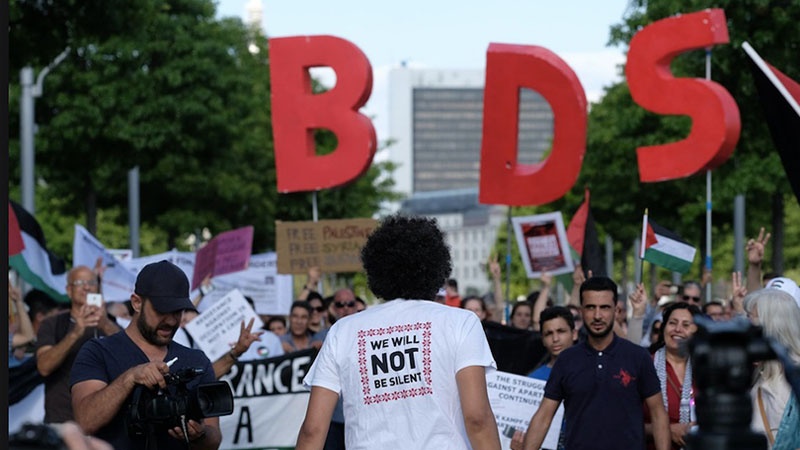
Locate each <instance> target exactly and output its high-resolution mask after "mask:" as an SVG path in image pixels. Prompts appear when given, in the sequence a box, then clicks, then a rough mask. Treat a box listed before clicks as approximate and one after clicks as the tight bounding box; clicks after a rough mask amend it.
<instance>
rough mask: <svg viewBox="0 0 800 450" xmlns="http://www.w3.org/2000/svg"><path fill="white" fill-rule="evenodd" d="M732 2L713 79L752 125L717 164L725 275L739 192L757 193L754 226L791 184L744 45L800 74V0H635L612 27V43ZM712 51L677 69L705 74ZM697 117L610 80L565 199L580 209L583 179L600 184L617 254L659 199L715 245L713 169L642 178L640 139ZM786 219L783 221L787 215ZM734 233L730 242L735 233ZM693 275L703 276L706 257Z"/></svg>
mask: <svg viewBox="0 0 800 450" xmlns="http://www.w3.org/2000/svg"><path fill="white" fill-rule="evenodd" d="M713 7H718V8H722V9H724V10H725V14H726V17H727V19H728V29H729V33H730V44H728V45H720V46H716V47H714V49H713V53H712V79H713V80H714V81H715V82H717V83H719V84H721V85H722V86H724V87H725V88H726V89H727V90H728V91H729V92H730V93H731V95H732V96H733V97H734V99H735V100H736V102H737V104H738V106H739V111H740V113H741V123H742V132H741V138H740V140H739V143H738V145H737V148H736V150H735V152H734V154H733V156H732V157H731V159H730V160H729V161H728V162H726V163H725V164H723V165H722V166H721V167H719V168H717V169H716V170H714V172H713V201H714V209H713V217H712V222H713V224H714V230H713V236H714V255H713V256H714V260H715V261H716V263H715V277H716V279H725V278H729V274H730V271H731V270H732V268H733V258H732V255H730V252H732V248H733V247H732V239H730V238H729V237H730V233H731V232H732V226H731V222H732V219H731V218H732V216H733V199H734V197H735V196H736V195H737V194H744V195H745V196H746V199H747V216H748V217H747V234H748V235H753V234H754V233H756V232H757V229H758V227H760V226H767V227H769V224H770V218H771V214H772V212H771V203H772V201H771V199H772V198H773V197H778V198H783V197H784V195H785V193H787V192H789V188H788V183H787V178H786V174H785V173H784V171H783V168H782V166H781V163H780V161H779V159H778V157H777V154H776V152H775V151H774V147H773V144H772V141H771V139H770V136H769V132H768V129H767V127H766V124H765V121H764V117H763V114H762V112H761V105H760V103H759V101H758V98H757V93H756V91H755V85H754V83H753V80H752V76H751V74H750V72H749V70H747V67H748V62H747V56H746V54H745V53H744V51H743V50H742V49H741V43H742V42H743V41H748V42H750V43H751V44H752V45H753V46H754V47H755V48H756V49H757V50H758V51H759V52H760V53H761V55H762V56H763V57H764V58H765V59H767V60H768V61H770V63H772V64H773V65H775V66H776V67H779V68H780V69H781V70H782V71H783V72H784V73H786V74H787V75H789V76H790V77H793V78H794V79H798V78H800V60H798V58H797V54H798V48H799V47H798V45H799V44H798V43H799V42H800V39H798V37H800V21H799V20H797V19H798V18H800V2H782V4H781V7H780V8H778V7H775V5H774V4H772V3H770V2H765V1H722V2H716V3H714V2H710V1H700V0H665V1H658V2H654V1H645V0H633V1H632V2H631V4H630V6H629V8H628V11H627V14H626V16H625V17H624V18H623V21H622V23H620V24H619V25H617V26H615V27H612V29H611V42H610V43H611V44H615V45H627V44H629V42H630V40H631V38H632V37H633V35H634V34H635V33H636V32H637V31H639V30H640V29H641V28H642V27H645V26H647V25H648V24H650V23H652V22H654V21H656V20H660V19H663V18H666V17H669V16H672V15H674V14H677V13H690V12H695V11H700V10H702V9H705V8H713ZM704 58H705V54H704V52H700V51H697V52H689V53H686V54H683V55H681V56H679V57H678V58H676V60H675V61H674V62H673V64H672V66H671V68H672V71H673V73H674V74H675V76H679V77H699V78H702V77H703V76H704V64H705V59H704ZM690 126H691V123H690V120H689V119H688V118H687V117H674V116H660V115H655V114H652V113H649V112H647V111H645V110H643V109H642V108H641V107H639V106H638V105H636V104H635V103H634V102H633V101H632V99H631V97H630V93H629V91H628V89H627V85H626V83H624V82H622V83H617V84H615V85H613V86H610V87H609V88H607V89H606V95H605V96H604V97H603V99H602V101H601V102H599V103H598V104H596V105H593V107H592V110H591V112H590V115H589V129H588V139H587V153H586V158H585V160H584V165H583V170H582V172H581V175H580V177H579V180H578V182H577V183H576V185H575V188H574V189H573V192H572V194H571V195H568V196H567V197H565V198H564V199H562V200H561V201H559V202H556V203H555V204H556V205H557V206H558V207H559V208H560V209H562V210H574V209H575V207H577V204H578V203H579V202H580V196H579V195H578V192H580V191H582V189H583V186H589V187H590V188H591V190H592V209H593V212H594V215H595V219H596V220H597V222H598V224H599V225H600V227H601V228H603V227H605V228H606V229H607V230H609V231H610V232H611V235H612V236H613V238H614V239H615V241H620V242H623V243H624V245H622V246H616V247H615V248H616V251H617V254H616V257H617V259H619V258H621V257H622V256H623V253H622V251H625V250H626V249H629V248H630V247H629V245H630V244H629V243H630V242H632V241H633V239H635V238H636V237H638V235H639V233H640V232H641V215H642V213H643V211H644V209H645V208H649V209H650V214H651V217H653V218H654V220H656V221H658V222H659V223H660V224H662V225H664V226H666V227H668V228H670V229H673V230H675V231H677V232H678V233H680V234H681V235H682V236H683V237H684V238H686V239H687V240H688V241H690V242H692V243H693V244H694V245H696V246H698V247H699V248H700V249H701V251H702V249H704V247H705V231H704V230H705V227H704V226H703V225H702V224H704V223H705V177H704V176H703V175H702V174H700V175H696V176H693V177H690V178H684V179H679V180H672V181H666V182H661V183H640V182H639V180H638V176H639V175H638V170H632V169H631V168H634V167H637V166H636V155H635V149H636V148H637V147H640V146H646V145H656V144H663V143H667V142H674V141H677V140H681V139H683V138H684V137H685V136H686V135H687V134H688V131H689V128H690ZM781 223H783V221H782V220H781ZM728 241H730V243H728ZM798 245H800V242H798V241H797V237H792V236H789V235H788V234H787V235H786V239H785V240H784V248H789V247H792V248H793V247H796V246H798ZM695 263H696V267H695V268H694V269H693V270H692V272H691V273H690V275H689V276H691V277H693V278H698V277H699V276H700V270H701V265H702V258H700V257H698V258H697V259H696V260H695Z"/></svg>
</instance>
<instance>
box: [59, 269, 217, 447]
mask: <svg viewBox="0 0 800 450" xmlns="http://www.w3.org/2000/svg"><path fill="white" fill-rule="evenodd" d="M131 303H132V305H133V309H134V311H135V312H134V315H133V319H132V321H131V323H130V325H128V327H127V328H126V329H125V332H123V333H117V334H115V335H113V336H109V337H106V338H104V339H93V340H91V341H89V342H87V343H86V345H84V346H83V348H82V349H81V351H80V353H79V354H78V357H77V359H76V360H75V365H74V366H73V368H72V373H71V380H70V382H71V386H72V407H73V410H74V411H75V418H76V420H77V421H78V424H79V425H80V426H81V427H82V428H83V429H84V430H85V431H86V432H87V433H88V434H91V435H94V436H96V437H99V438H101V439H104V440H106V441H108V442H109V443H110V444H111V445H112V446H113V447H114V448H115V449H117V450H121V449H122V450H124V449H145V448H154V447H155V448H159V449H167V448H185V447H184V444H183V443H184V442H185V441H186V439H188V441H189V448H191V449H217V448H218V447H219V445H220V441H221V440H222V435H221V433H220V430H219V419H218V418H216V417H215V418H205V419H200V421H199V422H198V421H195V420H188V421H187V423H186V429H187V434H188V436H184V432H183V430H182V428H181V426H178V425H177V423H179V420H180V418H176V425H174V426H171V427H167V426H163V427H161V428H155V430H154V432H153V433H152V434H150V435H145V436H130V435H129V433H128V430H127V428H126V416H127V414H128V409H129V407H130V403H131V400H132V394H133V393H134V390H135V389H136V388H137V386H139V385H141V386H144V387H146V388H150V389H156V388H161V389H165V388H167V382H166V380H165V378H164V375H165V374H167V373H169V372H170V371H172V372H173V373H175V372H177V371H179V370H181V369H184V368H200V369H204V371H205V372H204V373H203V374H202V375H201V376H199V377H197V378H195V379H193V380H192V381H190V382H189V383H188V384H187V386H186V387H187V388H188V389H189V390H192V389H195V388H196V387H197V386H198V385H199V384H203V383H211V382H214V381H215V378H214V369H213V368H212V366H211V362H210V361H209V360H208V358H207V357H206V356H205V354H203V352H201V351H199V350H192V349H189V348H186V347H184V346H182V345H180V344H178V343H175V342H173V341H172V337H173V336H174V335H175V331H176V330H177V329H178V327H179V326H180V321H181V315H182V314H183V312H184V311H185V310H194V306H193V305H192V302H191V300H189V281H188V280H187V278H186V275H185V274H184V273H183V271H182V270H181V269H180V268H178V266H176V265H174V264H172V263H170V262H168V261H161V262H158V263H153V264H149V265H147V266H145V267H144V268H143V269H142V270H141V272H139V275H138V276H137V278H136V287H135V291H134V294H132V295H131ZM173 359H177V360H176V361H175V362H174V364H172V366H171V367H169V366H167V363H166V361H172V360H173ZM187 419H188V418H187ZM148 434H149V433H148ZM149 438H150V439H155V441H156V442H155V444H156V445H155V446H153V442H148V439H149Z"/></svg>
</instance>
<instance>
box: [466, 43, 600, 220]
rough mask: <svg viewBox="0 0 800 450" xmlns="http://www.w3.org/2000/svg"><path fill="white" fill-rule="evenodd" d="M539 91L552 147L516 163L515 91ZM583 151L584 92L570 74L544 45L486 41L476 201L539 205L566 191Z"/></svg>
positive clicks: (516, 124)
mask: <svg viewBox="0 0 800 450" xmlns="http://www.w3.org/2000/svg"><path fill="white" fill-rule="evenodd" d="M523 87H526V88H529V89H532V90H534V91H537V92H539V94H541V95H542V97H544V98H545V99H546V100H547V101H548V102H549V103H550V108H551V109H552V110H553V117H554V129H553V148H552V151H551V153H550V156H549V157H548V158H547V159H546V160H544V161H542V162H539V163H536V164H519V163H518V162H517V144H518V142H517V130H518V128H519V119H518V116H519V91H520V88H523ZM585 152H586V95H585V94H584V92H583V87H582V86H581V83H580V81H578V77H577V76H576V75H575V72H573V71H572V69H570V67H569V66H568V65H567V63H565V62H564V61H563V60H562V59H561V58H559V57H558V56H557V55H556V54H555V53H553V52H551V51H550V50H547V49H546V48H543V47H536V46H526V45H510V44H490V45H489V50H488V51H487V52H486V88H485V89H484V93H483V142H482V143H481V177H480V202H481V203H486V204H503V205H511V206H522V205H543V204H546V203H549V202H551V201H553V200H556V199H558V198H560V197H561V196H563V195H564V194H566V193H567V191H569V189H570V188H571V187H572V185H573V184H575V180H576V179H577V178H578V174H579V173H580V170H581V163H582V161H583V155H584V153H585Z"/></svg>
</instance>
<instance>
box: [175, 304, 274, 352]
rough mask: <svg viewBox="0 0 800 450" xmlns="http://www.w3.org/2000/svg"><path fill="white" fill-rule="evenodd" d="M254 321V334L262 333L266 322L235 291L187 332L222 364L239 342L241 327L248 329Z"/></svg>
mask: <svg viewBox="0 0 800 450" xmlns="http://www.w3.org/2000/svg"><path fill="white" fill-rule="evenodd" d="M250 319H254V320H255V322H254V323H253V328H252V329H253V330H260V329H261V328H262V327H263V326H264V322H262V321H261V319H260V318H259V317H258V315H257V314H256V313H255V311H253V308H251V307H250V305H248V304H247V300H245V299H244V296H243V295H242V293H241V292H239V290H238V289H234V290H232V291H231V292H229V293H228V295H226V296H225V297H223V298H222V299H220V300H219V301H218V302H216V303H214V304H213V305H212V306H211V308H209V309H207V310H205V311H203V313H202V314H200V315H199V316H197V317H195V318H194V320H192V321H191V322H189V323H187V324H186V326H185V327H184V328H186V331H187V332H189V334H191V335H192V337H193V338H194V342H195V344H197V345H198V346H199V347H200V349H201V350H203V351H204V352H205V354H206V356H208V359H210V360H211V361H216V360H218V359H219V358H220V357H221V356H224V355H225V353H228V352H229V351H230V349H231V344H235V343H236V341H237V340H238V339H239V332H240V330H241V323H242V321H243V320H244V323H245V325H247V324H248V323H250Z"/></svg>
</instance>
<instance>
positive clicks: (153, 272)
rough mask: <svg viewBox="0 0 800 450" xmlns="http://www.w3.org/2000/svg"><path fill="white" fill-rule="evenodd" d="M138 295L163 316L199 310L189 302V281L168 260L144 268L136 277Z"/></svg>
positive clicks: (178, 268) (181, 271) (135, 290)
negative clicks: (148, 301) (176, 312)
mask: <svg viewBox="0 0 800 450" xmlns="http://www.w3.org/2000/svg"><path fill="white" fill-rule="evenodd" d="M134 292H135V293H136V295H138V296H140V297H142V298H147V299H148V300H150V302H151V303H152V304H153V308H155V310H156V311H158V312H160V313H161V314H168V313H173V312H175V311H182V310H186V309H188V310H192V311H197V309H196V308H195V307H194V305H193V304H192V301H191V300H189V279H188V278H186V274H185V273H183V270H181V269H180V267H178V266H176V265H175V264H172V263H171V262H169V261H167V260H163V261H159V262H157V263H152V264H148V265H146V266H144V268H143V269H142V270H141V271H140V272H139V275H138V276H137V277H136V288H135V289H134Z"/></svg>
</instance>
